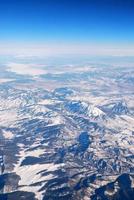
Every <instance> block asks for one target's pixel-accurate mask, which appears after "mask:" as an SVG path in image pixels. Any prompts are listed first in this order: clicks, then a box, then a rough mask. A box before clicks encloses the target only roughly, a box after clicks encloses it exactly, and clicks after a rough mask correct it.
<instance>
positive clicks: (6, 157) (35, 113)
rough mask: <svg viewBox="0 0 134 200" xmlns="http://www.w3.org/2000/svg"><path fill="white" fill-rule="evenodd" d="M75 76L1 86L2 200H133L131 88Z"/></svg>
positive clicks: (98, 76) (102, 77)
mask: <svg viewBox="0 0 134 200" xmlns="http://www.w3.org/2000/svg"><path fill="white" fill-rule="evenodd" d="M56 70H57V68H56ZM64 70H65V69H64ZM71 70H72V68H71ZM75 70H76V71H80V69H79V68H78V69H77V68H76V69H74V71H73V73H72V75H71V77H70V79H69V76H66V75H65V73H64V71H63V73H60V74H59V75H58V76H56V77H55V76H51V79H49V78H48V77H49V76H50V74H49V75H48V77H47V81H46V79H45V78H44V77H42V76H41V77H38V78H37V77H36V79H34V84H33V82H32V81H31V80H29V81H27V80H26V79H25V81H24V80H23V81H21V82H18V76H17V75H14V79H15V78H16V76H17V80H15V81H13V82H4V83H3V82H2V83H0V200H4V199H6V200H8V199H9V200H63V199H64V200H88V199H89V200H96V199H100V200H104V199H107V200H111V199H112V200H124V199H125V200H126V199H127V200H132V198H131V197H132V196H133V194H134V189H133V187H134V186H133V181H134V160H133V158H134V157H133V155H134V148H133V147H134V138H133V134H134V114H133V112H132V111H133V109H134V106H133V105H134V104H133V93H132V85H131V84H130V85H129V83H126V85H125V83H124V86H123V90H122V79H121V84H120V82H119V80H118V81H117V77H119V76H117V77H116V70H115V68H113V69H111V70H112V75H111V74H110V73H107V70H106V69H105V68H104V69H103V68H101V69H100V68H99V67H98V68H95V67H94V68H93V70H94V72H92V73H91V74H90V70H91V68H90V70H89V71H88V70H87V69H86V72H85V73H84V72H83V73H77V74H76V73H75ZM99 70H100V71H99ZM123 70H124V69H122V70H120V71H119V73H121V75H122V73H123V74H124V71H123ZM117 71H118V70H117ZM8 73H9V72H8ZM70 73H71V72H70ZM92 75H93V76H92ZM12 76H13V75H12ZM78 77H80V80H81V84H80V83H79V80H77V79H78ZM121 77H122V76H121ZM23 78H24V77H23ZM66 78H67V79H66ZM21 79H22V77H21ZM68 80H69V82H68ZM117 82H118V85H117ZM89 83H90V84H89ZM80 86H81V87H80ZM89 86H90V87H89ZM121 91H122V93H121Z"/></svg>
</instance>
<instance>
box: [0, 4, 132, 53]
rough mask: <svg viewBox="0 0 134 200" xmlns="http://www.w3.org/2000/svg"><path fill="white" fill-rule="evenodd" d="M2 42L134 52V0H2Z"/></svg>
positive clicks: (10, 46) (27, 46)
mask: <svg viewBox="0 0 134 200" xmlns="http://www.w3.org/2000/svg"><path fill="white" fill-rule="evenodd" d="M0 42H1V46H2V47H1V48H4V51H6V49H7V51H9V50H10V49H14V51H15V50H16V51H17V49H18V48H19V49H20V46H21V51H20V52H23V51H24V50H28V49H29V50H30V49H34V48H35V49H36V50H37V49H38V50H39V49H40V51H42V49H44V48H48V51H49V53H51V49H53V51H56V49H57V51H59V53H60V51H61V52H63V49H64V48H66V51H65V52H66V53H69V51H70V50H72V49H73V52H72V53H75V51H76V53H77V50H78V49H79V53H82V51H83V49H87V50H86V51H85V53H87V52H88V51H89V54H90V51H91V49H92V48H93V47H94V53H95V49H100V51H101V48H102V49H103V48H105V49H106V50H105V52H106V51H107V49H111V54H113V52H114V50H115V49H116V50H115V51H117V49H118V52H119V51H120V50H123V52H124V54H125V52H126V50H127V53H126V54H129V53H130V54H133V44H134V1H133V0H0ZM43 45H44V46H43ZM84 47H85V48H84ZM80 49H81V50H80ZM89 49H90V50H89ZM1 51H2V50H1ZM1 51H0V52H1ZM109 51H110V50H109ZM9 52H10V51H9ZM45 52H46V51H45ZM105 52H104V54H105ZM109 53H110V52H109ZM96 54H97V52H96ZM115 54H116V53H115Z"/></svg>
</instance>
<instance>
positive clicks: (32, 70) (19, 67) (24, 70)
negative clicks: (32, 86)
mask: <svg viewBox="0 0 134 200" xmlns="http://www.w3.org/2000/svg"><path fill="white" fill-rule="evenodd" d="M7 67H8V69H7V70H8V71H11V72H15V73H17V74H22V75H31V76H39V75H41V74H45V70H44V69H42V65H35V64H22V63H8V64H7Z"/></svg>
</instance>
